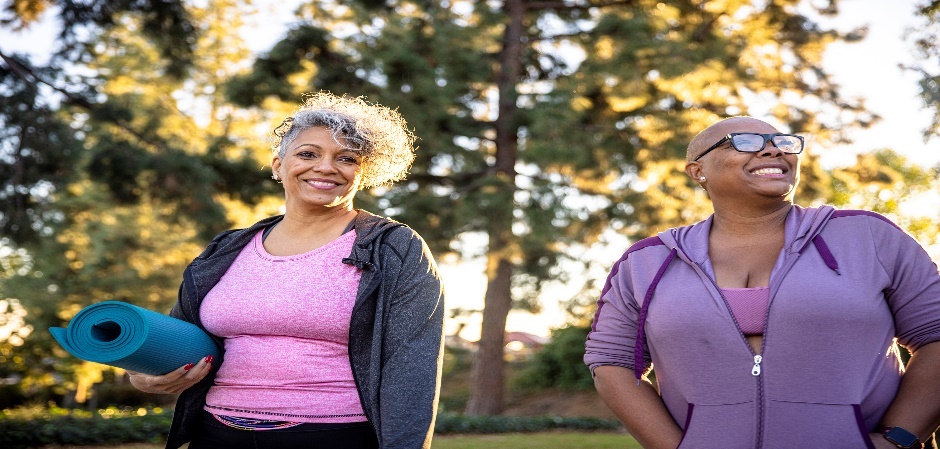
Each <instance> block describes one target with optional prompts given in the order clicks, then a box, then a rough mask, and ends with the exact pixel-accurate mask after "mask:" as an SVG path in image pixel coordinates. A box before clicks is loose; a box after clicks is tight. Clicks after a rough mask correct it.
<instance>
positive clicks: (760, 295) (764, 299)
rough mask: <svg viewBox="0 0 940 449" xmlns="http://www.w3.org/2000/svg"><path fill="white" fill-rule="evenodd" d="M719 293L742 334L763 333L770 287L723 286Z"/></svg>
mask: <svg viewBox="0 0 940 449" xmlns="http://www.w3.org/2000/svg"><path fill="white" fill-rule="evenodd" d="M721 294H722V295H724V296H725V300H727V301H728V306H730V307H731V314H732V315H734V319H735V320H736V321H737V322H738V326H739V327H740V328H741V332H744V335H764V325H765V324H766V323H767V307H768V306H769V305H770V287H755V288H723V289H721Z"/></svg>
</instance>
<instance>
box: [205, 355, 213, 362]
mask: <svg viewBox="0 0 940 449" xmlns="http://www.w3.org/2000/svg"><path fill="white" fill-rule="evenodd" d="M213 359H214V357H212V356H211V355H207V356H206V363H212V360H213Z"/></svg>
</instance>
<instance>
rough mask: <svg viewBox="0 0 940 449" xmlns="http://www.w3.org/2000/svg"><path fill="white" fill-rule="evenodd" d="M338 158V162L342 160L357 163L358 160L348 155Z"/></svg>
mask: <svg viewBox="0 0 940 449" xmlns="http://www.w3.org/2000/svg"><path fill="white" fill-rule="evenodd" d="M339 160H340V162H343V163H344V164H358V163H359V161H358V160H357V159H356V158H354V157H350V156H343V157H340V158H339Z"/></svg>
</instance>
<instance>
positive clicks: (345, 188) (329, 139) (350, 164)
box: [271, 127, 362, 212]
mask: <svg viewBox="0 0 940 449" xmlns="http://www.w3.org/2000/svg"><path fill="white" fill-rule="evenodd" d="M361 164H362V158H361V157H360V156H359V155H357V154H356V153H354V152H353V151H352V150H349V149H347V148H345V147H344V146H342V145H340V144H339V143H337V142H336V140H334V139H333V134H332V133H331V132H330V130H329V129H328V128H324V127H315V128H310V129H306V130H304V131H302V132H301V133H300V134H298V135H297V138H295V139H294V140H293V141H292V142H290V144H288V145H287V149H286V151H285V153H284V156H283V158H282V157H280V156H275V157H274V160H273V161H272V162H271V168H272V169H273V170H274V172H275V173H277V175H278V177H279V178H280V179H281V180H282V181H283V184H284V196H285V199H286V205H287V210H288V212H290V211H291V210H292V209H295V208H301V209H311V208H313V209H317V208H328V209H330V208H340V209H344V210H352V209H353V206H352V202H353V197H355V195H356V192H358V191H359V187H360V185H361V181H362V167H361Z"/></svg>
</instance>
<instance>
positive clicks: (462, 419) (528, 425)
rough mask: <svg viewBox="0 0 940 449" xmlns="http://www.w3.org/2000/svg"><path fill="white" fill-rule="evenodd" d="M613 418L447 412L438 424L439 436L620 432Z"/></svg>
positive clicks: (441, 415)
mask: <svg viewBox="0 0 940 449" xmlns="http://www.w3.org/2000/svg"><path fill="white" fill-rule="evenodd" d="M621 428H622V427H621V424H620V422H618V421H617V420H613V419H601V418H565V417H560V416H464V415H455V414H447V413H443V414H440V415H438V416H437V421H436V423H435V425H434V432H435V433H436V434H441V435H446V434H451V433H507V432H541V431H545V430H562V429H564V430H617V429H621Z"/></svg>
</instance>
